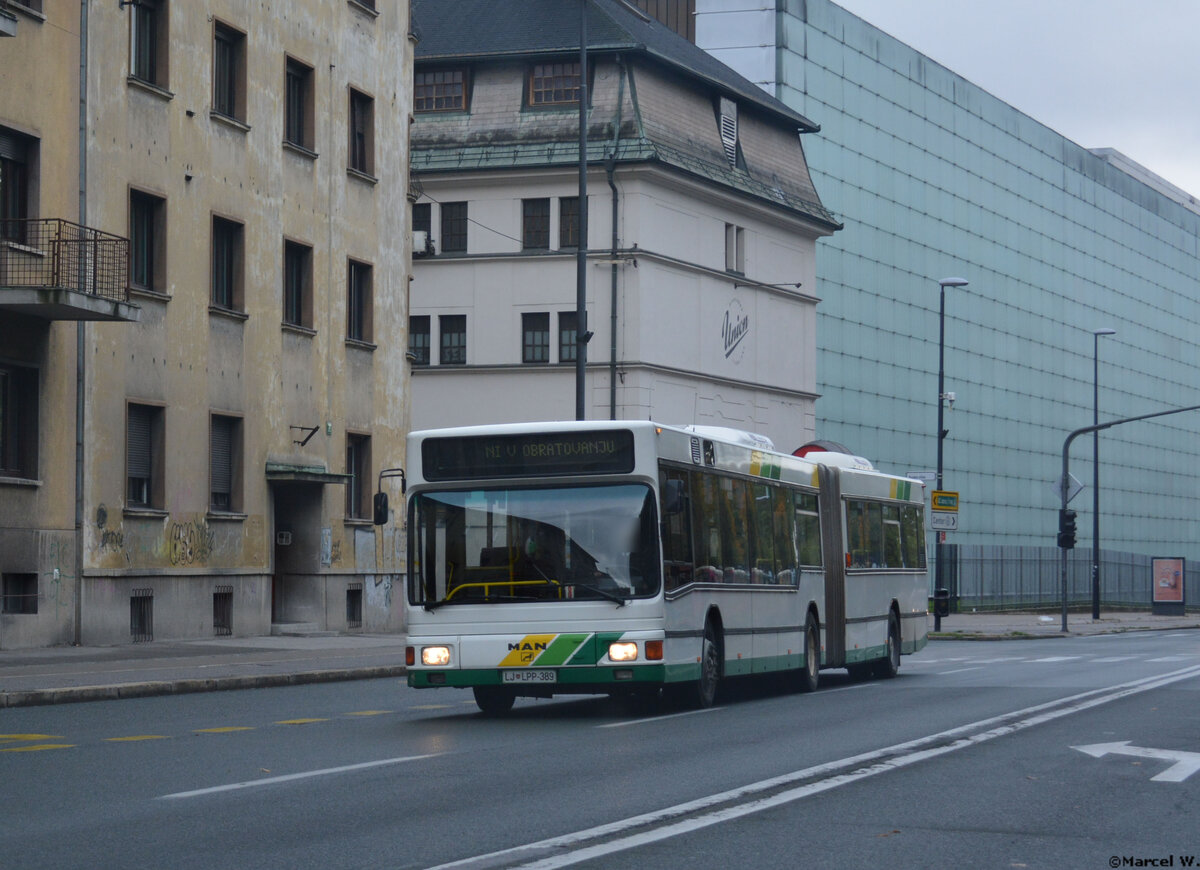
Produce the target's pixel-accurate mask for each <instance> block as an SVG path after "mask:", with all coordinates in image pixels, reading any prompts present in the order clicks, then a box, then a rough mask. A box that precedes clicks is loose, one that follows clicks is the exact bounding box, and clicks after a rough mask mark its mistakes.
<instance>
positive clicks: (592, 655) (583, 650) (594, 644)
mask: <svg viewBox="0 0 1200 870" xmlns="http://www.w3.org/2000/svg"><path fill="white" fill-rule="evenodd" d="M623 634H625V632H623V631H599V632H596V634H595V635H593V636H592V638H591V640H589V641H588V642H587V643H585V644H582V645H581V646H580V647H579V649H578V651H576V653H575V655H573V656H571V657H570V658H569V659H567V664H568V665H594V664H596V662H598V661H600V659H602V658H604V657H605V656H606V655H608V645H609V644H610V643H613V642H614V641H618V640H620V639H621V636H622V635H623Z"/></svg>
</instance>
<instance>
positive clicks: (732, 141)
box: [717, 97, 746, 169]
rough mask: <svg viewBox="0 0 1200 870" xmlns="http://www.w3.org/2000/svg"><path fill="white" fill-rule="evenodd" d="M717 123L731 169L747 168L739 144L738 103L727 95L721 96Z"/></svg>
mask: <svg viewBox="0 0 1200 870" xmlns="http://www.w3.org/2000/svg"><path fill="white" fill-rule="evenodd" d="M717 123H718V126H719V127H720V133H721V147H722V148H724V149H725V159H726V160H728V161H729V167H730V169H745V168H746V167H745V165H744V162H743V161H742V159H741V157H740V149H739V146H738V112H737V103H735V102H734V101H733V100H731V99H729V98H727V97H721V102H720V108H719V113H718V119H717Z"/></svg>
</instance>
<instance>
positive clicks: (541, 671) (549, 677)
mask: <svg viewBox="0 0 1200 870" xmlns="http://www.w3.org/2000/svg"><path fill="white" fill-rule="evenodd" d="M500 673H501V679H502V680H503V681H504V682H506V683H557V682H558V672H557V671H551V670H546V669H545V668H524V669H522V670H519V671H501V672H500Z"/></svg>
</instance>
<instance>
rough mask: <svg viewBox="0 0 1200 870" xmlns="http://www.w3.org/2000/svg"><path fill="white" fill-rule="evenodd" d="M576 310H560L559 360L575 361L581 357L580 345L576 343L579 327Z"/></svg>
mask: <svg viewBox="0 0 1200 870" xmlns="http://www.w3.org/2000/svg"><path fill="white" fill-rule="evenodd" d="M576 313H577V312H574V311H560V312H558V361H559V362H564V363H565V362H575V360H577V359H578V358H579V345H578V344H577V343H576V335H577V328H576V322H577V320H578V318H577V317H576Z"/></svg>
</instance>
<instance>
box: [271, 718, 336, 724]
mask: <svg viewBox="0 0 1200 870" xmlns="http://www.w3.org/2000/svg"><path fill="white" fill-rule="evenodd" d="M328 721H329V720H328V719H284V720H282V721H280V722H276V723H275V724H276V725H308V724H309V723H310V722H328Z"/></svg>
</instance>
